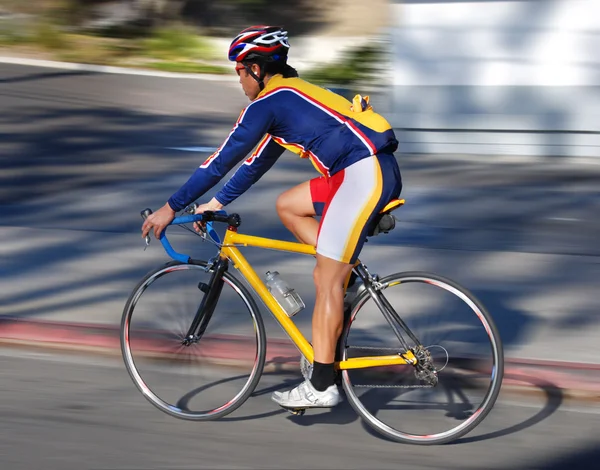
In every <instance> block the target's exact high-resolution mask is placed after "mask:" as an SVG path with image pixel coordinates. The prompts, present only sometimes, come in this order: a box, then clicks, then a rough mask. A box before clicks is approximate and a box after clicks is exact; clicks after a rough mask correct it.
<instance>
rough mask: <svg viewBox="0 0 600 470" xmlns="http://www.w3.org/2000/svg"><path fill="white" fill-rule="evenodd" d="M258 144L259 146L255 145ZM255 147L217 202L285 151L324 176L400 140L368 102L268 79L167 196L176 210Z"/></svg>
mask: <svg viewBox="0 0 600 470" xmlns="http://www.w3.org/2000/svg"><path fill="white" fill-rule="evenodd" d="M257 144H258V145H257ZM255 146H256V150H255V151H254V152H253V153H252V154H251V156H250V157H249V158H247V159H246V160H245V161H244V163H243V164H242V165H241V166H240V167H239V169H238V170H237V171H236V172H235V174H234V175H233V176H232V177H231V179H229V181H228V182H227V183H226V184H225V186H224V187H223V188H222V189H221V190H220V191H219V192H218V193H217V195H216V196H215V197H216V199H217V200H218V201H219V202H220V203H221V204H223V205H227V204H229V203H230V202H232V201H233V200H234V199H236V198H237V197H239V196H240V195H241V194H243V193H244V192H245V191H246V190H248V189H249V188H250V187H251V186H252V185H253V184H254V183H255V182H256V181H258V180H259V179H260V177H261V176H262V175H263V174H264V173H265V172H266V171H267V170H269V168H271V167H272V166H273V164H274V163H275V161H276V160H277V159H278V158H279V157H280V156H281V154H282V153H283V151H284V150H285V149H288V150H291V151H292V152H294V153H296V154H298V155H300V157H302V158H308V159H310V161H311V162H312V163H313V165H314V166H315V168H316V169H317V170H318V171H319V172H320V173H321V174H323V175H325V176H327V177H328V176H331V175H333V174H335V173H337V172H338V171H340V170H343V169H344V168H347V167H348V166H350V165H352V164H353V163H355V162H357V161H359V160H362V159H363V158H367V157H369V156H371V155H376V154H377V153H380V152H385V153H392V152H394V151H395V150H396V149H397V147H398V141H397V140H396V136H395V135H394V131H393V130H392V128H391V126H390V124H389V123H388V122H387V121H386V120H385V119H384V118H383V117H382V116H380V115H379V114H377V113H375V112H374V111H373V109H372V107H371V106H370V105H369V104H368V98H367V99H364V98H362V97H360V96H358V95H357V97H356V98H355V100H354V101H353V102H350V101H348V100H347V99H345V98H344V97H342V96H340V95H337V94H336V93H333V92H331V91H329V90H326V89H324V88H321V87H319V86H316V85H313V84H311V83H308V82H306V81H304V80H301V79H300V78H283V77H282V76H281V75H275V76H273V77H271V79H270V80H269V81H268V83H267V85H266V86H265V88H264V90H262V91H261V93H260V94H259V95H258V96H257V97H256V99H255V100H254V101H253V102H252V103H250V104H249V105H248V106H247V107H246V108H244V110H243V111H242V113H241V114H240V117H239V118H238V120H237V122H236V123H235V126H234V127H233V129H232V131H231V132H230V133H229V136H228V137H227V138H226V139H225V142H223V144H222V145H221V146H220V147H219V148H218V149H217V151H216V152H215V153H213V154H212V155H211V156H210V157H208V158H207V159H206V161H205V162H204V163H203V164H202V165H200V167H199V168H198V169H197V170H196V171H195V172H194V173H193V174H192V176H191V177H190V179H189V180H188V181H187V182H186V183H185V184H184V185H183V186H182V187H181V188H180V189H179V190H178V191H177V192H175V194H173V195H172V196H171V198H169V201H168V202H169V205H170V206H171V208H172V209H173V210H175V211H179V210H181V209H183V208H184V207H185V206H186V205H188V204H190V203H191V202H193V201H195V200H196V199H197V198H199V197H200V196H202V195H203V194H204V193H205V192H206V191H208V190H209V189H210V188H212V187H213V186H214V185H215V184H216V183H217V182H219V181H220V180H221V178H223V176H224V175H226V174H227V173H228V172H229V171H230V170H231V169H232V168H233V167H234V166H235V165H236V164H238V163H239V162H240V161H241V160H242V159H244V158H245V157H246V156H247V155H248V154H249V153H250V151H251V150H252V149H253V148H254V147H255Z"/></svg>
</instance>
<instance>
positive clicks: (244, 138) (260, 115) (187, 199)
mask: <svg viewBox="0 0 600 470" xmlns="http://www.w3.org/2000/svg"><path fill="white" fill-rule="evenodd" d="M272 121H273V113H272V112H271V110H270V109H269V107H268V106H267V104H266V103H265V101H261V102H256V103H251V104H250V105H248V106H247V107H246V108H245V109H244V110H243V111H242V113H241V114H240V117H239V118H238V120H237V122H236V124H235V126H234V127H233V129H232V131H231V132H230V134H229V136H228V137H227V139H225V142H223V144H222V145H221V147H219V149H218V150H217V151H216V152H215V153H213V154H212V155H211V156H210V157H208V158H207V159H206V161H205V162H204V163H203V164H202V165H200V167H199V168H198V169H197V170H196V171H195V172H194V173H193V174H192V176H191V177H190V179H189V180H188V181H187V182H186V183H185V184H184V185H183V186H182V187H181V188H179V189H178V190H177V192H175V194H173V195H172V196H171V197H170V198H169V201H168V204H169V206H170V207H171V209H173V210H174V211H179V210H181V209H183V208H184V207H185V206H187V205H188V204H190V203H191V202H193V201H195V200H196V199H198V198H199V197H200V196H202V195H203V194H204V193H205V192H206V191H208V190H209V189H210V188H212V187H213V186H214V185H215V184H217V183H218V182H219V181H220V180H221V178H223V176H225V175H226V174H227V172H229V170H231V169H232V168H233V167H234V166H235V165H236V164H237V163H239V161H240V160H241V159H242V158H244V157H245V156H246V155H247V154H248V153H249V152H250V151H251V150H252V148H253V147H254V146H255V145H256V144H257V142H258V141H259V140H260V138H261V137H262V136H264V135H265V133H266V132H267V131H268V129H269V128H270V127H271V125H272Z"/></svg>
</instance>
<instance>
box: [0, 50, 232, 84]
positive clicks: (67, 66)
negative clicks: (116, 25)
mask: <svg viewBox="0 0 600 470" xmlns="http://www.w3.org/2000/svg"><path fill="white" fill-rule="evenodd" d="M0 63H2V64H12V65H25V66H29V67H45V68H52V69H62V70H77V71H83V72H96V73H108V74H116V75H142V76H146V77H159V78H187V79H191V80H206V81H212V82H237V81H238V80H239V78H238V77H236V76H235V75H233V74H232V75H217V74H210V73H178V72H160V71H154V70H148V69H133V68H127V67H116V66H112V65H94V64H80V63H76V62H59V61H54V60H43V59H26V58H23V57H9V56H0Z"/></svg>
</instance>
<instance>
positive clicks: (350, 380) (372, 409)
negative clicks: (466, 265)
mask: <svg viewBox="0 0 600 470" xmlns="http://www.w3.org/2000/svg"><path fill="white" fill-rule="evenodd" d="M381 282H382V284H383V286H384V290H383V294H384V295H385V296H386V298H388V300H390V302H391V303H392V306H394V308H395V309H396V310H397V311H398V313H399V314H400V316H401V317H402V318H403V319H404V320H405V321H407V323H408V326H409V328H411V329H412V330H413V332H414V333H415V334H416V335H417V337H419V339H422V338H421V335H420V334H421V333H422V332H421V331H420V328H419V322H418V321H412V322H411V320H414V319H415V318H416V319H423V318H426V316H425V315H423V314H421V316H420V317H419V316H418V315H416V316H414V317H411V312H409V309H407V308H404V310H402V309H400V308H398V306H397V305H395V304H394V301H395V300H396V301H397V299H395V297H394V296H390V288H393V287H395V286H399V287H397V288H396V289H395V290H396V291H397V292H402V289H401V287H402V288H404V291H405V293H406V290H407V289H406V286H409V285H411V284H414V285H419V286H425V285H428V286H432V287H429V288H430V289H436V288H438V289H437V290H438V291H440V292H442V291H443V292H445V293H447V295H451V296H453V297H454V298H456V299H458V301H459V303H462V304H463V305H465V306H467V307H468V309H469V310H470V311H471V312H472V313H475V316H476V318H477V321H478V322H479V329H480V330H482V331H483V332H484V333H482V334H484V335H485V337H486V338H487V341H488V344H489V347H488V353H489V357H488V358H487V359H488V361H489V364H488V366H489V367H488V369H487V370H486V371H485V374H483V372H481V371H478V370H477V369H476V368H477V367H481V365H482V364H483V362H482V361H481V359H477V358H475V359H471V360H470V362H466V361H465V358H464V357H462V356H461V357H460V358H457V357H453V354H454V353H457V351H458V348H456V343H457V338H458V337H459V333H460V334H464V332H465V331H467V330H466V329H464V330H462V331H461V330H460V329H459V328H456V326H455V325H454V328H453V329H454V330H455V332H454V333H453V334H451V335H449V337H450V338H451V339H450V341H448V340H447V339H446V340H445V342H446V343H447V344H446V346H449V347H448V348H446V347H445V345H444V344H439V346H440V349H439V351H437V350H436V353H435V354H439V353H440V351H445V350H446V349H447V350H448V351H449V355H450V356H449V357H450V364H449V367H450V369H449V370H448V371H447V372H445V371H441V372H440V373H439V376H438V377H439V381H440V383H439V384H438V386H437V387H433V388H435V389H437V388H438V387H440V386H442V387H448V384H443V385H440V384H442V380H443V379H446V378H448V381H449V382H453V383H454V386H456V384H459V383H461V381H462V382H464V383H466V384H468V383H469V382H471V384H470V386H471V387H473V388H474V391H475V392H477V393H478V394H479V395H481V396H480V397H479V398H477V399H476V400H475V401H476V403H471V399H470V398H467V399H466V400H464V399H463V403H458V402H457V403H448V404H444V403H441V402H440V401H439V400H438V401H434V400H433V396H434V395H436V394H438V395H440V396H442V395H443V393H442V392H440V391H438V392H436V391H435V390H433V388H432V390H426V389H422V390H421V389H418V388H414V389H408V388H407V389H402V387H403V386H406V385H407V384H409V382H410V380H409V379H410V375H409V373H413V374H414V371H413V369H414V368H413V367H412V366H398V369H396V370H392V369H390V370H386V372H385V373H386V374H389V375H390V377H391V379H390V380H389V381H388V382H385V383H383V382H382V384H381V388H382V389H384V390H385V392H383V395H384V396H386V399H389V405H388V406H389V410H388V409H385V410H384V408H385V406H386V405H384V406H383V407H382V408H381V409H377V406H379V405H374V406H369V405H368V404H369V403H370V402H373V403H374V402H376V400H374V399H371V398H372V397H367V395H368V394H371V395H375V393H371V390H369V391H368V392H366V393H363V391H359V390H358V388H363V387H360V385H363V384H360V383H359V380H360V379H359V378H357V377H360V376H361V374H362V375H363V377H360V378H362V379H363V380H364V377H365V376H368V375H372V376H373V377H375V376H381V377H383V375H384V372H382V371H378V372H375V370H376V369H370V370H365V371H343V374H342V377H343V382H344V386H345V388H346V392H347V395H348V398H349V400H350V403H351V404H352V406H353V407H354V408H355V409H356V411H357V412H358V413H359V414H361V416H363V418H365V419H366V421H367V422H368V423H369V424H370V425H371V426H373V427H374V428H375V429H376V430H378V431H379V432H381V433H383V434H384V435H387V436H388V437H391V438H392V439H395V440H399V441H408V442H414V443H433V442H442V441H447V440H451V439H454V438H456V437H458V436H460V435H462V434H464V433H466V432H468V431H469V430H470V429H472V428H473V427H474V426H476V425H477V424H478V423H479V422H480V421H481V419H483V417H485V415H486V414H487V413H488V412H489V408H491V406H492V405H493V402H494V401H495V399H496V397H497V394H498V391H499V388H500V382H501V378H502V363H503V361H502V352H501V351H502V348H501V344H500V343H499V340H498V338H497V337H496V336H497V335H496V330H495V327H494V325H493V323H492V322H491V321H490V320H489V319H488V318H487V316H486V314H485V313H484V310H483V308H482V307H480V306H479V305H478V303H477V302H476V301H474V300H473V299H472V298H470V297H469V295H467V294H466V293H464V292H462V291H461V290H460V289H459V288H458V287H457V286H455V285H453V284H454V283H451V281H447V280H444V279H443V278H439V277H438V276H429V275H417V274H416V275H405V276H390V277H388V278H386V279H384V280H382V281H381ZM400 286H401V287H400ZM421 295H422V294H421ZM403 296H404V295H403ZM445 296H446V295H442V297H445ZM389 297H392V298H389ZM411 302H412V303H413V304H414V305H411ZM369 303H370V304H372V305H373V304H374V302H373V301H372V300H371V298H370V296H368V295H367V296H365V297H361V298H360V299H359V302H358V303H357V305H356V306H355V307H354V308H353V311H352V315H351V323H350V325H349V326H348V327H347V328H346V330H345V332H344V335H345V348H344V350H343V352H342V354H343V357H344V358H345V359H347V358H348V357H350V355H352V349H353V345H352V344H351V343H352V341H353V340H354V339H353V338H352V328H353V327H355V326H356V322H357V319H358V318H360V315H362V313H361V314H360V315H359V312H361V311H362V310H364V309H365V306H366V305H367V304H369ZM420 303H421V304H422V306H424V305H426V304H428V303H429V304H431V305H434V304H435V302H433V301H432V300H431V299H425V301H422V302H420ZM407 304H408V305H409V307H415V306H417V305H418V304H419V302H418V301H416V302H415V301H411V300H409V301H408V303H407ZM407 304H405V306H406V305H407ZM373 308H374V305H373ZM377 312H378V315H379V316H380V317H381V321H382V322H384V320H383V315H382V314H381V313H380V312H379V311H378V310H377ZM472 313H471V315H472ZM406 317H409V318H406ZM453 321H454V320H453ZM453 321H448V322H447V323H448V324H449V325H450V324H451V323H453ZM439 324H440V325H441V324H442V323H439ZM386 325H387V324H386ZM369 326H370V327H372V325H369ZM387 329H388V330H389V331H391V328H389V326H388V327H387ZM359 331H360V328H359ZM365 331H368V330H367V329H366V328H365ZM377 331H379V330H377ZM469 334H472V332H471V331H470V330H469ZM363 335H364V332H363ZM452 336H454V337H453V338H452ZM364 341H365V342H366V341H367V340H364ZM391 342H395V343H394V345H393V346H391V348H390V350H391V349H394V348H396V349H400V348H398V344H399V342H398V341H397V340H395V336H394V337H393V340H392V341H391ZM423 343H424V344H425V343H426V340H425V341H423ZM473 344H474V343H473ZM425 345H426V346H427V344H425ZM349 346H350V348H348V347H349ZM429 346H432V348H431V350H433V349H434V348H435V346H438V345H437V344H429ZM375 347H376V348H379V349H380V350H381V354H384V352H383V351H384V350H386V351H387V349H388V348H387V347H385V346H383V345H379V344H378V345H377V346H375ZM361 348H362V346H361V345H359V346H358V348H356V350H357V351H360V350H361ZM390 353H391V352H389V351H388V352H385V354H390ZM371 354H373V353H371ZM354 355H355V356H356V355H364V351H363V354H354ZM457 355H458V354H457ZM461 355H464V352H461ZM432 356H433V354H432ZM461 361H463V362H462V365H461ZM433 362H434V363H435V362H436V360H434V361H433ZM441 365H443V364H441ZM401 368H402V369H401ZM460 368H462V369H463V370H462V371H461V372H462V373H463V375H464V372H465V370H464V369H470V368H471V369H474V370H472V371H469V370H467V371H466V372H468V373H470V375H468V376H466V377H465V376H463V377H462V378H461V377H460V376H459V375H458V372H459V369H460ZM453 374H454V375H453ZM478 374H480V375H481V376H483V375H485V376H487V377H488V380H487V383H486V380H484V379H482V378H478V377H477V375H478ZM405 375H406V377H404V376H405ZM446 375H447V377H446ZM457 377H458V379H457ZM405 382H406V383H405ZM415 382H416V384H421V383H422V382H420V381H416V380H415V379H413V383H411V384H410V385H411V386H412V385H414V384H415ZM371 385H379V383H376V381H373V383H372V384H371ZM392 385H393V386H394V387H398V388H397V390H398V392H397V394H398V396H397V397H395V398H390V397H391V396H392V394H393V393H392V392H389V391H388V389H389V390H391V389H392V387H391V386H392ZM482 387H483V388H482ZM365 388H366V387H365ZM373 389H376V387H373ZM439 390H443V391H444V392H446V393H447V394H448V397H449V398H448V400H449V401H451V400H453V398H452V394H453V392H456V391H455V390H453V389H452V388H451V387H448V388H447V389H444V388H440V389H439ZM470 392H473V391H470ZM361 393H362V395H361ZM419 393H420V394H421V395H423V396H426V395H427V394H429V395H431V398H430V401H426V400H423V402H422V403H421V404H422V405H423V410H424V411H423V410H422V411H420V412H419V413H412V414H411V413H410V412H411V411H417V410H418V403H417V401H416V399H415V398H411V397H414V396H416V395H418V394H419ZM471 394H473V393H471ZM402 395H404V398H402ZM365 397H366V398H365ZM437 398H438V399H439V398H440V397H437ZM393 404H395V405H393ZM394 406H395V408H394ZM444 406H445V407H446V408H444ZM394 409H395V410H397V412H396V414H397V415H398V418H399V419H400V420H403V419H404V418H403V415H408V416H410V417H411V418H410V419H409V420H406V421H405V422H400V423H399V424H397V425H396V423H388V422H386V421H388V419H386V418H387V417H388V416H391V415H392V413H391V410H394ZM437 409H439V411H440V413H443V412H446V413H447V414H448V415H449V416H450V419H448V420H446V421H448V422H449V421H451V420H456V421H458V419H459V416H460V415H461V414H464V415H465V418H464V419H462V420H461V422H460V423H458V422H454V423H452V424H449V423H444V424H442V427H444V429H439V430H436V431H428V430H426V429H427V428H428V426H427V425H429V424H430V425H431V428H433V427H434V425H433V423H432V422H431V421H432V418H431V416H432V415H433V414H435V411H436V410H437ZM400 410H403V411H404V413H402V412H400ZM384 411H385V412H384ZM386 413H387V414H386ZM453 414H454V416H452V415H453ZM380 415H385V418H383V417H381V416H380ZM421 415H422V416H421ZM389 420H391V418H389ZM411 420H412V421H411ZM441 421H443V420H441ZM411 426H414V427H415V428H416V429H419V431H420V432H412V431H411V430H410V429H409V428H410V427H411Z"/></svg>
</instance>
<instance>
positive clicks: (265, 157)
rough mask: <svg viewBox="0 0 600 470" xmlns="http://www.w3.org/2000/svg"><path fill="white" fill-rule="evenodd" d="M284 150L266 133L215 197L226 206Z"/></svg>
mask: <svg viewBox="0 0 600 470" xmlns="http://www.w3.org/2000/svg"><path fill="white" fill-rule="evenodd" d="M284 150H285V149H284V148H283V147H282V146H281V145H279V144H278V143H277V142H275V141H274V140H273V138H272V137H271V135H270V134H267V135H265V137H264V138H263V140H262V141H261V142H260V144H259V145H258V147H257V148H256V150H255V151H254V153H253V154H252V155H251V156H250V157H249V158H248V159H247V160H246V161H245V162H244V163H243V164H242V165H241V166H240V167H239V168H238V170H237V171H236V172H235V173H234V175H233V176H232V177H231V179H230V180H229V181H228V182H227V183H226V184H225V186H224V187H223V189H221V191H219V192H218V193H217V195H216V196H215V199H216V200H217V201H218V202H220V203H221V204H222V205H224V206H226V205H227V204H229V203H231V202H232V201H233V200H235V199H236V198H238V197H240V196H241V195H242V194H244V193H245V192H246V191H247V190H248V189H250V187H251V186H252V185H253V184H254V183H256V182H257V181H258V180H259V179H260V178H261V177H262V175H264V174H265V173H266V172H267V171H268V170H269V169H270V168H271V167H272V166H273V164H274V163H275V162H276V161H277V159H278V158H279V157H280V156H281V154H282V153H283V151H284Z"/></svg>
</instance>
